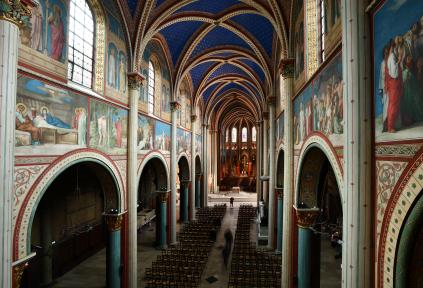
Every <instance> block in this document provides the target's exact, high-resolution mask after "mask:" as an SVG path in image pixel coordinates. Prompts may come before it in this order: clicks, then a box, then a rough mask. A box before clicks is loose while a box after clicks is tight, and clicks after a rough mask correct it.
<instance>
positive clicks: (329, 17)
mask: <svg viewBox="0 0 423 288" xmlns="http://www.w3.org/2000/svg"><path fill="white" fill-rule="evenodd" d="M324 4H325V23H324V24H325V31H326V38H325V49H326V51H329V52H330V51H331V50H332V49H333V48H335V46H336V44H337V43H338V42H339V41H341V38H342V27H341V0H325V2H324Z"/></svg>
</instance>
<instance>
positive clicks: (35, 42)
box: [30, 4, 44, 52]
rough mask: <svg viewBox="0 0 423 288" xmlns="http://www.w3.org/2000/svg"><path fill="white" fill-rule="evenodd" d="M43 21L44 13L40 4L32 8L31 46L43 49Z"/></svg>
mask: <svg viewBox="0 0 423 288" xmlns="http://www.w3.org/2000/svg"><path fill="white" fill-rule="evenodd" d="M43 21H44V13H43V8H42V6H41V4H39V5H36V6H35V7H34V8H32V16H31V21H30V22H31V48H32V49H35V50H38V51H40V52H41V51H43Z"/></svg>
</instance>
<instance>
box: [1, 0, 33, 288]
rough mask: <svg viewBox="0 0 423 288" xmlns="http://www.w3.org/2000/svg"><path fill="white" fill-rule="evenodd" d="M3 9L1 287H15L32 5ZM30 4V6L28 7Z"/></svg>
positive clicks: (5, 3) (8, 3) (10, 3)
mask: <svg viewBox="0 0 423 288" xmlns="http://www.w3.org/2000/svg"><path fill="white" fill-rule="evenodd" d="M1 2H2V3H1V5H0V147H1V149H2V150H1V152H0V179H1V181H0V219H1V221H0V239H1V241H2V244H1V245H0V287H5V288H9V287H11V286H12V251H13V249H12V234H13V227H12V207H13V202H12V195H13V189H14V187H13V184H14V180H13V167H14V165H15V164H14V150H15V106H16V87H17V71H18V70H17V68H18V48H19V44H20V39H19V27H20V26H23V25H25V24H28V20H29V17H30V15H31V12H30V10H29V7H28V5H30V6H33V5H32V1H1ZM29 2H30V3H29Z"/></svg>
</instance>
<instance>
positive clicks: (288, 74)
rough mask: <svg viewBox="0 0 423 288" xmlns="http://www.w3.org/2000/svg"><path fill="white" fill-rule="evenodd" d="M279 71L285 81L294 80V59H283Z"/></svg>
mask: <svg viewBox="0 0 423 288" xmlns="http://www.w3.org/2000/svg"><path fill="white" fill-rule="evenodd" d="M279 70H280V73H281V75H282V77H283V78H284V79H286V78H294V73H295V59H294V58H286V59H282V60H281V62H280V64H279Z"/></svg>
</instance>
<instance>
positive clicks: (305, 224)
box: [294, 205, 320, 228]
mask: <svg viewBox="0 0 423 288" xmlns="http://www.w3.org/2000/svg"><path fill="white" fill-rule="evenodd" d="M294 209H295V212H296V214H297V225H298V227H301V228H310V227H311V226H312V225H313V224H314V222H315V221H316V219H317V217H318V216H319V214H320V209H319V208H298V207H297V206H295V205H294Z"/></svg>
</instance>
